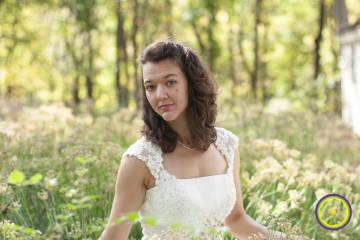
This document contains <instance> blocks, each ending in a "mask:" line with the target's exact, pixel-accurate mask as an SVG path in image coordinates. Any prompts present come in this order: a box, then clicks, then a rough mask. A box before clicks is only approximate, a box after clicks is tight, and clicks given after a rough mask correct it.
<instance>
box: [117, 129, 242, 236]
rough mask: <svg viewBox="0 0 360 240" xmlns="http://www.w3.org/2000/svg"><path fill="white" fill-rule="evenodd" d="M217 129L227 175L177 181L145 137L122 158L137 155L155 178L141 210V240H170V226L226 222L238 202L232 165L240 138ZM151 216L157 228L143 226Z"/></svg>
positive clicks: (209, 224)
mask: <svg viewBox="0 0 360 240" xmlns="http://www.w3.org/2000/svg"><path fill="white" fill-rule="evenodd" d="M215 129H216V132H217V139H216V141H215V147H216V148H217V150H218V151H219V152H220V153H221V154H222V155H223V156H224V157H225V159H226V160H227V162H228V168H227V171H226V173H225V174H218V175H211V176H204V177H198V178H186V179H179V178H176V177H175V176H174V175H172V174H170V173H169V172H167V171H166V169H165V168H164V166H163V164H162V161H163V159H162V151H161V148H160V147H159V146H157V145H154V144H152V143H151V142H150V141H147V140H146V139H145V137H144V136H143V137H141V138H140V139H139V140H137V141H136V142H135V143H133V144H132V145H131V146H130V147H129V148H128V149H127V151H126V152H125V153H124V154H123V156H122V157H124V156H126V155H134V156H136V157H137V158H139V159H141V160H142V161H144V162H145V164H146V166H147V167H148V168H149V170H150V172H151V174H152V175H153V176H154V178H155V186H154V187H153V188H150V189H148V190H147V191H146V196H145V201H144V203H143V205H142V206H141V208H140V210H139V216H140V217H139V219H140V223H141V226H142V228H143V235H144V236H143V238H142V240H148V239H150V238H151V237H152V236H154V235H157V236H159V237H160V238H161V239H167V238H166V237H167V236H171V235H170V233H168V235H166V232H167V230H169V229H171V228H169V224H172V223H178V224H181V226H184V225H190V226H193V227H196V228H200V227H202V226H216V225H217V224H218V223H219V222H221V223H224V222H225V219H226V217H227V216H228V215H229V214H230V212H231V210H232V209H233V207H234V204H235V201H236V190H235V184H234V178H233V162H234V150H235V149H236V148H237V146H238V137H237V136H236V135H234V134H233V133H232V132H230V131H228V130H226V129H224V128H220V127H215ZM149 216H152V217H155V218H156V220H157V225H156V226H152V225H150V224H147V223H145V222H144V219H146V217H149ZM179 239H189V238H186V237H183V238H179Z"/></svg>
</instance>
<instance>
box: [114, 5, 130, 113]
mask: <svg viewBox="0 0 360 240" xmlns="http://www.w3.org/2000/svg"><path fill="white" fill-rule="evenodd" d="M116 4H117V6H116V16H117V31H116V73H115V89H116V98H117V102H118V105H119V106H120V107H122V106H125V107H127V106H128V103H129V95H128V90H129V88H128V87H129V86H128V85H129V73H128V71H127V61H128V59H127V58H128V57H127V52H126V41H125V36H124V35H125V34H124V26H123V24H124V19H123V16H122V9H121V1H120V0H118V1H117V3H116ZM121 55H122V58H123V60H124V63H125V64H124V65H125V74H126V78H127V79H126V86H122V84H121Z"/></svg>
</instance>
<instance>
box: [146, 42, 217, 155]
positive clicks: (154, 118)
mask: <svg viewBox="0 0 360 240" xmlns="http://www.w3.org/2000/svg"><path fill="white" fill-rule="evenodd" d="M166 59H173V60H175V62H176V63H177V64H178V66H179V67H180V69H181V71H182V72H183V73H184V75H185V76H186V78H187V80H188V93H189V94H188V98H189V99H188V105H187V108H186V110H187V111H186V112H187V116H186V117H187V119H188V120H189V122H190V123H192V124H190V126H189V127H190V132H191V138H192V139H193V140H194V141H193V142H194V145H195V148H196V149H198V150H200V151H206V150H207V149H208V147H209V146H210V144H211V143H213V142H215V141H216V137H217V136H216V129H215V126H214V124H215V121H216V115H217V105H216V96H217V94H218V92H217V91H218V85H217V83H216V81H215V80H214V79H213V77H212V76H211V73H210V71H209V70H208V68H207V67H206V66H205V64H203V63H202V61H201V60H200V58H199V57H198V56H197V55H196V54H195V52H194V51H193V50H191V49H190V48H189V47H187V46H185V44H183V43H179V42H174V41H159V42H154V43H152V44H150V45H149V46H147V47H146V48H145V49H144V51H143V52H142V54H141V58H140V61H141V64H142V65H144V64H145V63H147V62H153V63H157V62H160V61H162V60H166ZM141 85H142V109H143V112H142V119H143V121H144V123H145V124H144V125H143V127H142V129H141V134H142V135H143V136H145V137H146V139H148V140H149V141H151V142H152V143H154V144H157V145H159V146H160V148H161V150H162V151H163V152H164V153H170V152H173V151H174V150H175V147H176V142H177V140H178V134H177V133H176V132H175V131H174V130H173V129H172V128H171V127H170V126H169V125H168V124H167V122H166V121H165V120H164V119H163V118H162V117H161V116H160V115H158V114H157V113H156V112H155V111H154V110H153V108H152V107H151V105H150V103H149V101H148V99H147V97H146V93H145V87H144V79H143V76H142V84H141Z"/></svg>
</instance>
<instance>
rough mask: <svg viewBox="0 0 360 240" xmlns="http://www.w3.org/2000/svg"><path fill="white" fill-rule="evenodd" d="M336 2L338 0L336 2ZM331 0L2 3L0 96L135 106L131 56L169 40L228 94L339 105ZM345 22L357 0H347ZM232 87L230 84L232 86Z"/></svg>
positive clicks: (359, 7)
mask: <svg viewBox="0 0 360 240" xmlns="http://www.w3.org/2000/svg"><path fill="white" fill-rule="evenodd" d="M335 2H337V1H335ZM334 4H335V3H334V1H332V0H317V1H312V0H302V1H300V0H284V1H272V0H271V1H263V0H224V1H219V0H204V1H200V0H187V1H186V0H177V1H172V0H164V1H154V0H122V1H120V0H117V1H104V0H88V1H83V0H72V1H70V0H26V1H21V0H13V1H6V0H2V1H0V16H1V23H0V24H1V28H0V96H3V97H8V98H11V99H16V100H19V101H20V100H21V101H25V102H27V103H46V102H54V101H63V102H64V103H66V105H67V106H71V107H72V108H73V109H76V108H77V107H78V106H79V105H80V104H82V103H83V104H85V103H86V104H85V105H89V104H90V105H91V107H93V108H95V109H104V108H107V109H109V108H116V107H123V106H125V107H130V108H132V109H136V108H137V107H138V103H139V102H138V101H137V100H136V99H137V97H136V96H138V93H139V88H140V81H141V66H140V65H139V63H138V61H137V58H138V57H139V56H140V53H141V51H142V50H143V49H144V47H145V46H146V45H147V44H149V43H151V42H153V41H155V40H165V39H168V38H171V39H174V40H177V41H181V42H185V43H187V44H189V45H190V46H191V47H192V48H194V49H195V50H196V52H197V53H198V54H199V55H200V56H201V57H202V58H203V60H204V62H205V63H206V64H207V65H208V66H209V67H210V69H211V71H212V72H213V74H214V75H215V77H216V80H217V82H218V83H219V84H220V85H221V86H222V87H223V88H224V89H226V90H225V92H229V93H230V94H231V99H250V100H256V101H258V102H259V103H262V104H264V105H265V104H267V103H268V102H269V101H270V100H271V99H273V98H286V99H287V100H288V101H290V102H291V104H292V105H293V107H295V108H298V109H302V108H309V109H312V110H314V111H332V112H335V113H337V114H340V113H341V87H340V85H341V84H340V74H339V73H340V71H339V52H340V44H339V37H338V32H337V30H338V26H337V23H336V21H335V13H336V11H335V9H334ZM346 4H347V8H346V9H347V15H348V16H347V18H348V23H349V25H353V24H355V23H356V21H357V20H358V17H359V11H360V1H359V0H347V1H346ZM230 90H231V91H230Z"/></svg>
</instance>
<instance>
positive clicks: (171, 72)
mask: <svg viewBox="0 0 360 240" xmlns="http://www.w3.org/2000/svg"><path fill="white" fill-rule="evenodd" d="M181 75H182V71H181V69H180V67H179V66H178V65H177V64H176V62H175V61H167V60H164V61H161V62H158V63H153V62H147V63H145V64H144V65H143V77H144V82H147V81H154V80H157V79H163V78H166V77H170V76H181Z"/></svg>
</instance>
